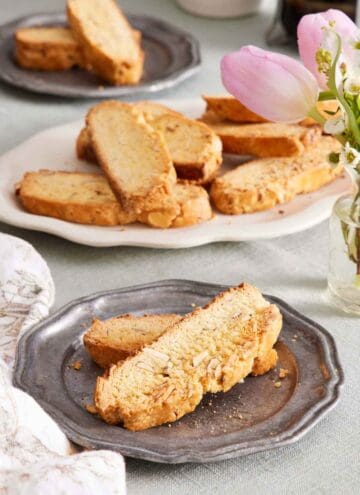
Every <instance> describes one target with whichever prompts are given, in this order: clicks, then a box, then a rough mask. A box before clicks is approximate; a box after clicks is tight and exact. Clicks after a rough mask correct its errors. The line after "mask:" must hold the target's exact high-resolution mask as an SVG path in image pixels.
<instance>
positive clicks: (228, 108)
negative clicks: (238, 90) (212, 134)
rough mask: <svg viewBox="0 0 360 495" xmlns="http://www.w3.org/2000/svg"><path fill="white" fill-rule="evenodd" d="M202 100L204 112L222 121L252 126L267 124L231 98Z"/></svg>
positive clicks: (222, 97)
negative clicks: (251, 124) (211, 113)
mask: <svg viewBox="0 0 360 495" xmlns="http://www.w3.org/2000/svg"><path fill="white" fill-rule="evenodd" d="M203 99H204V100H205V101H206V106H207V108H206V110H207V111H211V112H214V114H216V115H217V116H218V117H219V118H220V119H222V120H230V121H231V122H240V123H253V124H254V123H261V122H268V120H267V119H264V118H263V117H261V116H260V115H257V114H256V113H254V112H252V111H251V110H249V109H248V108H246V106H245V105H243V104H242V103H241V102H240V101H239V100H237V99H236V98H234V97H233V96H203Z"/></svg>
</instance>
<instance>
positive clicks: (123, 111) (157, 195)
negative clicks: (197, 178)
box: [86, 101, 176, 214]
mask: <svg viewBox="0 0 360 495" xmlns="http://www.w3.org/2000/svg"><path fill="white" fill-rule="evenodd" d="M86 125H87V127H88V130H89V133H90V139H91V144H92V147H93V149H94V152H95V155H96V158H97V162H98V163H99V165H100V166H101V168H102V169H103V171H104V173H105V175H106V176H107V179H108V181H109V183H110V186H111V188H112V189H113V191H114V193H115V195H116V197H117V198H118V200H119V201H120V203H121V205H122V206H123V208H124V209H125V210H129V211H134V212H135V213H136V214H139V213H141V212H142V211H152V210H154V209H156V208H158V207H159V206H161V205H162V204H163V203H164V201H166V199H167V198H169V197H170V196H171V194H172V192H173V189H174V185H175V183H176V173H175V169H174V167H173V164H172V161H171V159H170V156H169V153H168V151H167V148H166V146H165V143H164V140H163V139H162V137H161V136H160V135H159V134H158V133H157V132H156V131H154V130H153V128H152V127H150V125H149V124H147V123H146V121H145V119H144V117H143V115H142V113H140V112H139V111H138V110H137V109H136V108H134V107H133V106H132V105H129V104H127V103H120V102H118V101H106V102H103V103H99V104H98V105H96V106H95V107H93V108H92V109H91V110H90V112H89V113H88V115H87V117H86Z"/></svg>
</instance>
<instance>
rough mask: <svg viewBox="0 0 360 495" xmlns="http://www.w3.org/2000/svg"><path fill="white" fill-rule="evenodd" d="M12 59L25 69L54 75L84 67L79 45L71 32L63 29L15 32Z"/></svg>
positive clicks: (26, 29)
mask: <svg viewBox="0 0 360 495" xmlns="http://www.w3.org/2000/svg"><path fill="white" fill-rule="evenodd" d="M15 57H16V60H17V62H18V64H19V65H20V66H21V67H23V68H25V69H34V70H45V71H56V70H67V69H71V68H72V67H74V66H76V65H77V66H83V65H84V59H83V54H82V50H81V48H80V45H79V44H78V42H77V41H76V39H75V37H74V36H73V34H72V32H71V30H70V29H68V28H65V27H32V28H21V29H18V30H17V31H16V33H15Z"/></svg>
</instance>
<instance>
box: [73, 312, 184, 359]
mask: <svg viewBox="0 0 360 495" xmlns="http://www.w3.org/2000/svg"><path fill="white" fill-rule="evenodd" d="M180 318H181V316H179V315H175V314H161V315H143V316H133V315H120V316H117V317H115V318H110V319H108V320H105V321H100V320H97V319H95V320H94V321H93V323H92V325H91V327H90V328H89V330H88V331H87V332H86V333H85V335H84V339H83V340H84V345H85V348H86V350H87V351H88V352H89V354H90V356H91V358H92V359H93V360H94V361H95V362H96V363H97V364H98V365H99V366H101V367H102V368H108V367H109V366H111V365H113V364H116V363H118V362H119V361H122V360H124V359H126V358H128V357H129V356H133V355H135V354H136V353H137V352H139V351H140V350H141V349H142V348H143V347H144V346H145V345H146V344H150V343H152V342H154V341H155V340H156V339H158V338H159V337H160V336H161V335H162V334H163V333H164V332H165V331H166V330H167V329H168V328H169V327H170V326H171V325H173V324H174V323H175V322H176V321H178V320H179V319H180Z"/></svg>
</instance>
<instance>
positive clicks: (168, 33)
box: [0, 14, 201, 98]
mask: <svg viewBox="0 0 360 495" xmlns="http://www.w3.org/2000/svg"><path fill="white" fill-rule="evenodd" d="M128 18H129V21H130V23H131V25H132V26H133V27H134V28H135V29H137V30H139V31H141V33H142V47H143V50H144V52H145V68H144V75H143V78H142V80H141V81H140V83H139V84H138V85H135V86H109V85H107V84H106V83H104V81H102V80H101V79H99V78H98V77H97V76H96V75H94V74H90V73H89V72H87V71H84V70H81V69H72V70H67V71H56V72H49V71H33V70H25V69H22V68H21V67H19V66H18V65H17V64H16V62H15V60H14V32H15V31H16V30H17V29H19V28H20V27H32V26H57V25H59V26H62V25H65V24H66V17H65V15H64V14H38V15H32V16H28V17H22V18H21V19H17V20H15V21H13V22H11V23H9V24H6V25H3V26H1V27H0V79H2V80H3V81H5V82H7V83H9V84H11V85H13V86H17V87H20V88H23V89H27V90H30V91H34V92H36V93H43V94H49V95H58V96H65V97H76V98H109V97H121V96H133V95H138V94H146V93H154V92H158V91H162V90H164V89H168V88H170V87H172V86H175V85H176V84H178V83H180V82H181V81H183V80H185V79H187V78H188V77H190V76H192V75H193V74H194V73H195V72H196V71H197V70H198V69H199V68H200V63H201V57H200V49H199V43H198V41H197V40H196V39H195V38H194V37H193V36H192V35H190V34H189V33H186V32H184V31H182V30H181V29H178V28H177V27H175V26H172V25H171V24H168V23H167V22H164V21H161V20H158V19H154V18H152V17H148V16H143V15H141V16H140V15H129V16H128Z"/></svg>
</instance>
